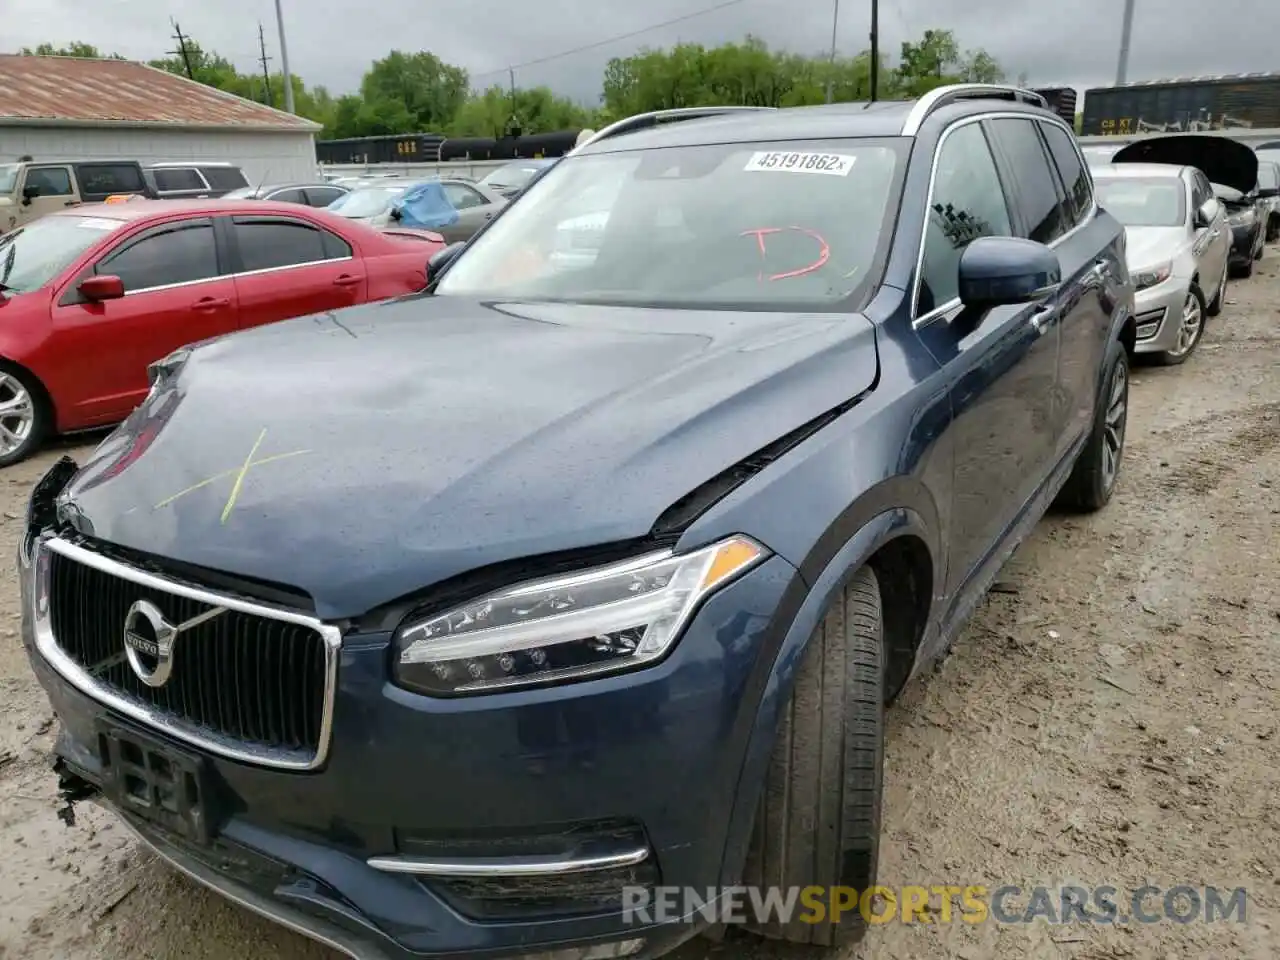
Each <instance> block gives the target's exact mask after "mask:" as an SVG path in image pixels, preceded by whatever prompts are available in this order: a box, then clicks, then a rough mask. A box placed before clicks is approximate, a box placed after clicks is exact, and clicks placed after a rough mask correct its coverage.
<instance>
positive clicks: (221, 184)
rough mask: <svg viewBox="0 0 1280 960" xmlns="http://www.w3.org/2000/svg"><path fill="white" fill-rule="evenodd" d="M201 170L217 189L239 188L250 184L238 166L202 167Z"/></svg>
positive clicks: (210, 184) (210, 183)
mask: <svg viewBox="0 0 1280 960" xmlns="http://www.w3.org/2000/svg"><path fill="white" fill-rule="evenodd" d="M200 172H201V173H202V174H204V178H205V179H206V180H208V181H209V186H211V187H213V188H214V189H215V190H238V189H239V188H240V187H247V186H248V185H249V181H248V180H246V179H245V178H244V174H243V173H241V172H240V169H239V168H238V167H201V168H200Z"/></svg>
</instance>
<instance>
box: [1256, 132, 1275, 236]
mask: <svg viewBox="0 0 1280 960" xmlns="http://www.w3.org/2000/svg"><path fill="white" fill-rule="evenodd" d="M1258 189H1259V190H1275V189H1280V163H1277V162H1276V161H1274V160H1271V159H1269V158H1267V157H1266V156H1265V155H1264V154H1263V153H1262V151H1259V152H1258ZM1262 208H1263V215H1264V216H1265V217H1266V219H1265V220H1263V231H1264V235H1265V239H1266V242H1267V243H1271V242H1273V241H1275V240H1276V239H1278V238H1280V196H1274V197H1268V198H1267V199H1266V200H1263V201H1262Z"/></svg>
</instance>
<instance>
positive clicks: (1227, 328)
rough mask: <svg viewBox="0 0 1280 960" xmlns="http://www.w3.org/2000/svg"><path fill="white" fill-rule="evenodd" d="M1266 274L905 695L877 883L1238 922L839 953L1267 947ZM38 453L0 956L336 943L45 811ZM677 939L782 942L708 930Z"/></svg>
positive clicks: (1276, 715) (879, 934)
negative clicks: (1103, 473) (1097, 494)
mask: <svg viewBox="0 0 1280 960" xmlns="http://www.w3.org/2000/svg"><path fill="white" fill-rule="evenodd" d="M1278 269H1280V249H1277V248H1274V247H1273V248H1271V249H1270V250H1269V251H1268V254H1267V256H1266V257H1265V258H1264V259H1263V261H1262V262H1261V263H1260V264H1258V270H1257V271H1256V273H1255V276H1254V278H1253V279H1251V280H1248V281H1237V282H1235V283H1234V284H1233V285H1232V287H1231V289H1230V293H1229V295H1228V296H1229V299H1228V306H1227V308H1226V311H1225V312H1224V314H1223V315H1222V316H1221V317H1220V318H1218V319H1216V320H1214V321H1211V323H1210V326H1209V328H1208V332H1207V334H1206V337H1205V340H1204V342H1203V344H1202V345H1201V347H1200V350H1199V352H1198V354H1197V355H1196V356H1195V357H1193V358H1192V359H1191V361H1189V362H1188V363H1187V364H1186V365H1184V366H1183V367H1180V368H1172V369H1155V368H1149V367H1147V368H1138V369H1137V370H1136V371H1135V377H1134V390H1133V397H1132V413H1131V419H1130V426H1129V441H1128V444H1129V446H1128V452H1127V455H1126V462H1125V472H1124V474H1123V476H1122V479H1121V483H1120V488H1119V491H1118V493H1117V497H1116V500H1115V501H1113V503H1112V504H1111V506H1110V507H1109V508H1108V509H1107V510H1105V511H1103V512H1102V513H1101V514H1099V515H1097V516H1092V517H1087V518H1083V519H1081V518H1077V517H1060V516H1051V517H1049V518H1047V519H1046V520H1045V521H1044V522H1043V523H1042V524H1041V525H1040V527H1039V529H1038V531H1037V533H1036V535H1035V536H1034V537H1033V538H1032V539H1031V541H1030V542H1029V543H1027V544H1026V545H1025V546H1024V547H1023V548H1022V549H1021V550H1020V551H1019V553H1018V555H1017V556H1016V557H1015V558H1014V560H1013V561H1012V563H1011V564H1010V566H1009V567H1008V568H1007V569H1006V571H1005V573H1004V574H1003V575H1002V582H1001V583H1000V584H999V585H998V592H993V594H992V595H991V596H990V597H989V598H988V600H987V602H986V603H985V605H984V606H983V607H982V609H981V610H980V611H979V613H978V614H977V616H976V617H975V619H974V621H973V623H972V624H971V625H970V627H969V628H968V630H967V631H966V632H965V634H964V636H963V638H962V639H961V641H960V642H959V643H958V644H957V646H956V648H955V650H954V651H953V653H952V654H951V656H950V657H949V658H948V659H947V660H946V661H945V662H944V663H942V664H941V665H940V666H939V668H938V669H937V670H936V671H933V672H932V673H931V674H930V675H929V676H927V677H925V678H923V680H922V681H920V682H917V683H915V684H913V685H912V687H911V688H910V689H909V690H908V691H907V692H906V693H905V694H904V695H903V698H902V700H901V701H900V703H899V704H898V705H897V706H896V707H895V709H894V710H893V711H892V713H891V729H890V736H889V748H888V771H887V791H888V793H887V797H886V803H885V810H886V823H885V839H884V842H883V844H882V865H881V874H882V877H881V879H882V882H884V883H886V884H888V885H902V884H924V885H933V884H954V885H961V886H963V885H968V884H984V885H987V886H988V887H990V888H993V889H994V888H995V887H998V886H1000V885H1003V884H1017V885H1022V886H1024V887H1030V886H1033V885H1037V884H1039V885H1045V886H1056V885H1060V884H1066V883H1073V882H1074V883H1079V884H1080V885H1081V886H1085V887H1095V886H1098V885H1103V884H1109V885H1111V886H1114V887H1116V888H1119V889H1120V890H1132V889H1135V888H1137V887H1140V886H1142V885H1144V884H1146V883H1151V884H1153V885H1156V886H1159V887H1161V888H1162V889H1169V888H1171V887H1172V886H1174V885H1177V884H1180V883H1187V884H1191V885H1195V886H1204V885H1217V886H1224V887H1227V888H1236V887H1245V888H1247V890H1248V908H1247V914H1246V922H1245V923H1243V924H1238V923H1221V922H1219V923H1216V924H1206V923H1190V924H1185V925H1180V924H1176V923H1171V922H1165V923H1158V924H1152V925H1125V926H1110V927H1101V926H1097V925H1083V924H1074V925H1069V926H1061V925H1059V926H1051V925H1048V924H1045V923H1042V922H1037V923H1034V924H1030V925H1014V926H1009V925H998V924H994V923H985V924H980V925H970V924H965V923H959V922H951V923H932V924H927V925H925V924H919V923H915V924H903V923H900V922H893V923H889V924H886V925H883V926H877V927H875V928H874V929H873V930H872V931H871V932H870V933H869V934H868V937H867V939H866V941H865V942H864V944H863V945H862V946H861V947H858V948H855V949H852V950H849V951H846V955H845V960H853V958H859V957H873V956H874V957H876V958H895V960H898V958H901V960H907V958H910V960H934V958H950V957H956V958H965V960H988V958H994V960H1003V958H1010V960H1012V958H1049V960H1057V958H1071V960H1106V958H1120V957H1124V958H1128V957H1135V958H1147V957H1150V958H1155V960H1173V958H1176V960H1183V958H1200V957H1203V958H1211V957H1212V958H1215V960H1216V958H1224V957H1230V958H1255V957H1256V958H1263V957H1267V958H1270V957H1274V956H1277V955H1280V913H1278V911H1277V907H1278V905H1280V762H1278V761H1277V746H1278V745H1280V729H1278V727H1280V687H1278V675H1277V668H1276V658H1277V653H1278V652H1280V591H1278V590H1277V586H1280V536H1278V535H1277V530H1278V529H1280V273H1278ZM70 449H71V452H72V453H73V454H78V453H83V452H85V451H84V450H80V449H78V448H70ZM60 452H61V451H60V450H54V451H50V452H47V453H45V454H44V455H43V456H41V457H40V458H38V459H37V460H35V461H32V462H30V463H27V464H23V465H20V466H19V467H16V468H13V469H10V470H7V471H5V472H4V473H3V475H0V499H2V500H3V503H2V505H0V512H2V513H3V517H2V519H0V557H3V558H6V559H5V560H4V562H3V565H2V572H0V576H2V577H3V582H2V583H0V850H3V851H5V853H4V857H5V860H4V868H3V870H2V871H0V958H2V960H16V958H19V957H21V958H28V957H30V958H46V957H48V958H59V960H80V958H91V957H92V958H103V960H126V958H127V960H138V958H157V960H179V958H181V960H239V958H242V957H254V958H263V960H271V958H278V960H307V958H310V960H320V958H325V960H333V957H334V955H333V954H331V953H330V952H329V951H327V950H325V949H323V948H320V947H318V946H316V945H314V944H311V943H310V942H308V941H306V940H303V939H302V938H300V937H297V936H295V935H294V934H292V933H289V932H287V931H284V930H281V929H278V928H276V927H274V926H272V925H271V924H269V923H267V922H265V921H262V920H259V919H257V918H256V917H253V916H251V915H249V914H248V913H246V912H244V911H242V910H240V909H238V908H235V907H232V906H230V905H228V904H227V903H225V902H223V901H222V900H221V899H219V898H218V897H216V896H214V895H211V894H209V893H207V892H205V891H203V890H201V889H198V888H196V887H194V886H193V885H192V884H190V883H188V882H187V881H186V880H185V879H184V878H182V877H180V876H177V875H176V874H174V873H173V872H172V871H170V870H169V869H167V868H166V867H165V866H163V865H162V864H160V863H158V862H156V861H155V859H154V858H153V857H151V856H150V855H149V854H146V853H144V852H141V851H140V850H139V849H138V848H137V847H136V846H135V845H134V843H133V842H132V841H131V840H130V839H129V837H128V836H127V835H126V834H125V832H124V831H123V830H122V828H121V827H120V826H118V825H117V824H116V823H114V822H113V818H112V817H111V816H110V815H108V814H105V813H103V812H102V811H101V810H99V809H97V808H95V807H93V806H92V805H81V806H80V807H79V808H78V813H79V816H78V818H77V822H76V825H75V826H74V827H70V828H68V827H64V826H63V825H62V824H61V823H60V822H59V821H58V820H57V819H56V817H55V814H54V809H55V804H54V783H53V778H52V776H51V775H50V773H49V772H48V767H47V763H48V755H49V751H50V748H51V747H52V745H53V717H52V713H51V711H50V709H49V706H48V703H47V701H46V700H45V698H44V696H43V694H42V692H41V691H40V689H39V688H38V687H37V685H36V683H35V681H34V680H33V679H32V676H31V673H30V671H29V669H28V667H27V664H26V662H25V660H24V657H23V654H22V651H21V647H20V644H19V640H18V634H17V629H18V616H19V615H18V611H17V597H18V591H17V586H16V584H15V583H14V573H13V570H12V564H10V563H9V562H8V560H7V558H9V557H11V556H12V555H13V551H14V549H15V546H16V542H17V537H18V534H19V531H20V529H21V520H20V517H21V516H22V512H23V508H24V505H25V502H26V498H27V495H28V489H29V486H30V484H31V482H32V481H33V480H34V479H35V478H36V477H37V476H38V475H39V474H40V473H41V472H42V471H43V470H44V469H45V468H46V467H47V466H48V464H49V463H50V462H52V460H53V459H54V458H55V457H56V456H57V455H58V454H59V453H60ZM679 953H680V957H681V958H682V960H702V958H705V957H707V956H709V955H715V954H719V955H720V956H733V957H742V956H749V957H753V958H756V957H758V958H762V960H764V958H784V957H787V958H789V957H799V956H801V955H807V954H806V952H804V951H799V950H795V949H788V948H785V947H781V946H777V945H772V944H757V943H755V942H753V941H748V940H744V939H742V938H738V937H732V936H731V937H730V938H729V939H728V940H727V941H725V942H724V943H722V944H720V945H711V944H709V943H707V942H705V941H695V942H694V943H691V944H689V945H687V946H686V947H684V948H682V950H681V951H679Z"/></svg>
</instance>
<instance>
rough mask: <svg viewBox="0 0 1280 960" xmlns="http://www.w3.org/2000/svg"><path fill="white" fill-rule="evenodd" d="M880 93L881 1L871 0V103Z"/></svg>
mask: <svg viewBox="0 0 1280 960" xmlns="http://www.w3.org/2000/svg"><path fill="white" fill-rule="evenodd" d="M879 92H880V0H871V102H872V103H875V102H876V96H877V95H878V94H879Z"/></svg>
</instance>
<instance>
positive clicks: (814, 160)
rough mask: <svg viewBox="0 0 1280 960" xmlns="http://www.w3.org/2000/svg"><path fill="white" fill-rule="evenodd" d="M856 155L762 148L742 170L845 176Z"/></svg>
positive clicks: (851, 166)
mask: <svg viewBox="0 0 1280 960" xmlns="http://www.w3.org/2000/svg"><path fill="white" fill-rule="evenodd" d="M856 159H857V157H851V156H849V155H848V154H847V153H801V152H796V151H794V150H786V151H779V150H764V151H761V152H759V153H753V154H752V155H751V159H750V160H748V161H747V165H746V166H745V167H743V169H744V170H746V171H747V172H750V173H759V172H773V171H779V172H782V173H825V174H827V175H828V176H832V177H847V176H848V175H849V171H850V170H852V169H853V162H854V161H855V160H856Z"/></svg>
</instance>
